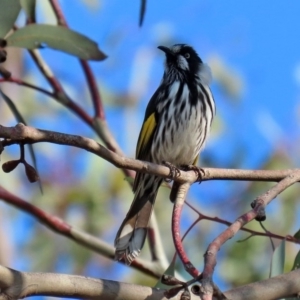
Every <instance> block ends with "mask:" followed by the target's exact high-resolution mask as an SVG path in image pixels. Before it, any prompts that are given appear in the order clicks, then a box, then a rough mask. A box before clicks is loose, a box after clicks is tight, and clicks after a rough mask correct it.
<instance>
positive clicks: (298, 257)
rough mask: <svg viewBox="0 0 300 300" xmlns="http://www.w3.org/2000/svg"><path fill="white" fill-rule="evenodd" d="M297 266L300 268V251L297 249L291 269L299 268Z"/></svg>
mask: <svg viewBox="0 0 300 300" xmlns="http://www.w3.org/2000/svg"><path fill="white" fill-rule="evenodd" d="M299 268H300V251H298V253H297V255H296V258H295V260H294V265H293V268H292V271H293V270H296V269H299Z"/></svg>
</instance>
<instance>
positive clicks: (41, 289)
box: [0, 265, 300, 300]
mask: <svg viewBox="0 0 300 300" xmlns="http://www.w3.org/2000/svg"><path fill="white" fill-rule="evenodd" d="M299 286H300V269H297V270H295V271H291V272H289V273H286V274H283V275H279V276H276V277H273V278H270V279H265V280H262V281H260V282H254V283H251V284H248V285H245V286H241V287H238V288H235V289H232V290H229V291H227V292H225V293H224V295H225V296H226V297H227V298H228V299H231V300H260V299H264V300H271V299H278V298H283V297H287V296H292V295H296V294H297V293H298V292H299V291H300V288H299ZM0 288H1V293H0V300H7V299H20V298H24V297H29V296H39V295H43V296H54V297H63V298H84V299H87V298H88V299H107V300H115V299H123V300H127V299H128V300H141V299H147V300H167V299H170V298H167V297H166V296H165V292H166V290H164V289H156V288H150V287H146V286H141V285H135V284H129V283H123V282H116V281H112V280H102V279H95V278H90V277H85V276H78V275H67V274H54V273H28V272H19V271H16V270H13V269H9V268H6V267H3V266H1V265H0ZM192 290H193V289H192ZM180 296H181V292H179V293H178V294H177V295H175V296H174V297H172V298H171V299H173V300H179V299H180ZM196 299H198V300H199V296H198V295H196V294H195V293H193V292H191V298H190V300H196Z"/></svg>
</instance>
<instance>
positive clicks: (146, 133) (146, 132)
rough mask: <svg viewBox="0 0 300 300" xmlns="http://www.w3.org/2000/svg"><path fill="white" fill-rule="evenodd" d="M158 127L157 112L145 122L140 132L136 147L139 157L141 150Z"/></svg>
mask: <svg viewBox="0 0 300 300" xmlns="http://www.w3.org/2000/svg"><path fill="white" fill-rule="evenodd" d="M155 127H156V120H155V113H153V114H151V115H150V116H149V117H148V119H147V120H146V121H145V122H144V124H143V127H142V130H141V132H140V136H139V140H138V144H137V147H136V157H137V158H138V157H139V153H141V150H142V149H143V148H144V147H145V146H146V145H147V143H148V142H149V139H150V137H151V135H152V133H153V131H154V129H155Z"/></svg>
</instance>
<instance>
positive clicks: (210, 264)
mask: <svg viewBox="0 0 300 300" xmlns="http://www.w3.org/2000/svg"><path fill="white" fill-rule="evenodd" d="M299 180H300V170H294V171H293V172H292V173H291V174H289V175H288V176H286V177H285V178H284V179H282V180H281V181H280V182H278V183H277V184H276V185H274V186H273V187H272V188H271V189H269V190H268V191H267V192H265V193H264V194H262V195H260V196H259V197H257V198H256V199H255V202H256V205H255V207H254V208H253V209H252V210H250V211H249V212H247V213H246V214H244V215H242V216H240V217H239V218H238V219H237V220H236V221H235V222H233V223H232V224H231V225H230V226H229V227H228V228H227V229H226V230H224V231H223V232H222V233H221V234H220V235H219V236H218V237H217V238H215V239H214V240H213V241H212V242H211V243H210V245H209V246H208V248H207V251H206V253H205V255H204V270H203V272H202V274H201V283H202V288H203V289H204V290H205V293H206V294H210V293H211V291H212V286H211V284H212V275H213V272H214V268H215V266H216V262H217V261H216V255H217V253H218V251H219V250H220V248H221V246H222V245H223V244H224V243H225V242H226V241H228V240H229V239H231V238H232V237H233V236H234V235H235V234H236V233H237V232H238V231H239V230H240V229H241V228H242V227H243V226H244V225H245V224H247V223H249V222H250V221H252V220H253V219H255V218H256V217H257V215H258V214H259V212H260V210H261V209H262V208H264V207H265V206H266V205H268V204H269V203H270V202H271V201H272V200H273V199H274V198H275V197H277V196H278V195H279V194H280V193H281V192H283V191H284V190H285V189H287V188H288V187H290V186H291V185H293V184H294V183H296V182H298V181H299Z"/></svg>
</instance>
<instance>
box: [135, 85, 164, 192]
mask: <svg viewBox="0 0 300 300" xmlns="http://www.w3.org/2000/svg"><path fill="white" fill-rule="evenodd" d="M161 89H162V87H161V86H160V87H159V88H158V89H157V90H156V92H155V93H154V94H153V96H152V97H151V99H150V101H149V103H148V106H147V109H146V113H145V118H144V122H143V126H142V128H141V131H140V135H139V138H138V142H137V146H136V158H137V159H140V160H146V161H149V160H150V155H151V146H152V141H153V137H154V135H155V132H156V130H157V124H158V121H159V120H158V113H157V105H156V104H157V102H158V101H159V97H160V96H161ZM139 181H140V173H137V175H136V177H135V181H134V185H133V190H134V191H136V189H137V187H138V185H139Z"/></svg>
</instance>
